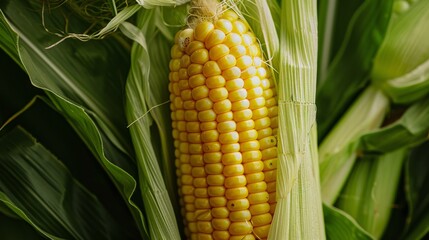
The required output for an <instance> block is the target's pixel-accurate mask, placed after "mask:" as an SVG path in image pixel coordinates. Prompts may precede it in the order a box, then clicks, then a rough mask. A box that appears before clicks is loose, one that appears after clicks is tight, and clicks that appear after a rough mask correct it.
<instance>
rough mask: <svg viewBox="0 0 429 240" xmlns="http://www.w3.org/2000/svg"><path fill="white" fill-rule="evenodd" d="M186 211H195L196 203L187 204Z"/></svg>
mask: <svg viewBox="0 0 429 240" xmlns="http://www.w3.org/2000/svg"><path fill="white" fill-rule="evenodd" d="M185 210H186V211H188V212H193V211H195V207H194V203H187V204H185Z"/></svg>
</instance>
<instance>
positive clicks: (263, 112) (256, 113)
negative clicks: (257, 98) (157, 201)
mask: <svg viewBox="0 0 429 240" xmlns="http://www.w3.org/2000/svg"><path fill="white" fill-rule="evenodd" d="M252 113H253V116H252V119H253V120H257V119H260V118H263V117H266V116H267V115H268V108H266V107H262V108H258V109H255V110H253V111H252Z"/></svg>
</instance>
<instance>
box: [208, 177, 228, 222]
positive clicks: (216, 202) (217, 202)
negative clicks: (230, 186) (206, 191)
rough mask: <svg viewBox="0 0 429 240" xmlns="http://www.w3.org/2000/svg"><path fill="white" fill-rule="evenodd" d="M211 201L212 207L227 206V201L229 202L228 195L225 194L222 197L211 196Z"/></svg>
mask: <svg viewBox="0 0 429 240" xmlns="http://www.w3.org/2000/svg"><path fill="white" fill-rule="evenodd" d="M210 176H213V175H210ZM209 201H210V206H211V207H212V208H220V207H225V206H226V204H227V202H228V200H227V199H226V197H223V196H222V197H211V198H210V200H209ZM212 214H213V213H212ZM213 216H214V215H213Z"/></svg>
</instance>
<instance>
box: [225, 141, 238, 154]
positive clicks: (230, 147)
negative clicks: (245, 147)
mask: <svg viewBox="0 0 429 240" xmlns="http://www.w3.org/2000/svg"><path fill="white" fill-rule="evenodd" d="M221 151H222V153H233V152H238V151H240V144H239V143H231V144H223V145H222V147H221Z"/></svg>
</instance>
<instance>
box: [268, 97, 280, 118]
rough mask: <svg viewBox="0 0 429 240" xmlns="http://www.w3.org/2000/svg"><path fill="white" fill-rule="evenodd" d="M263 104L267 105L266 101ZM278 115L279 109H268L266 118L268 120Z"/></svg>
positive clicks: (275, 107)
mask: <svg viewBox="0 0 429 240" xmlns="http://www.w3.org/2000/svg"><path fill="white" fill-rule="evenodd" d="M265 104H267V101H265ZM278 113H279V108H278V107H277V106H273V107H270V108H268V117H270V118H273V117H277V115H278Z"/></svg>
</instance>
